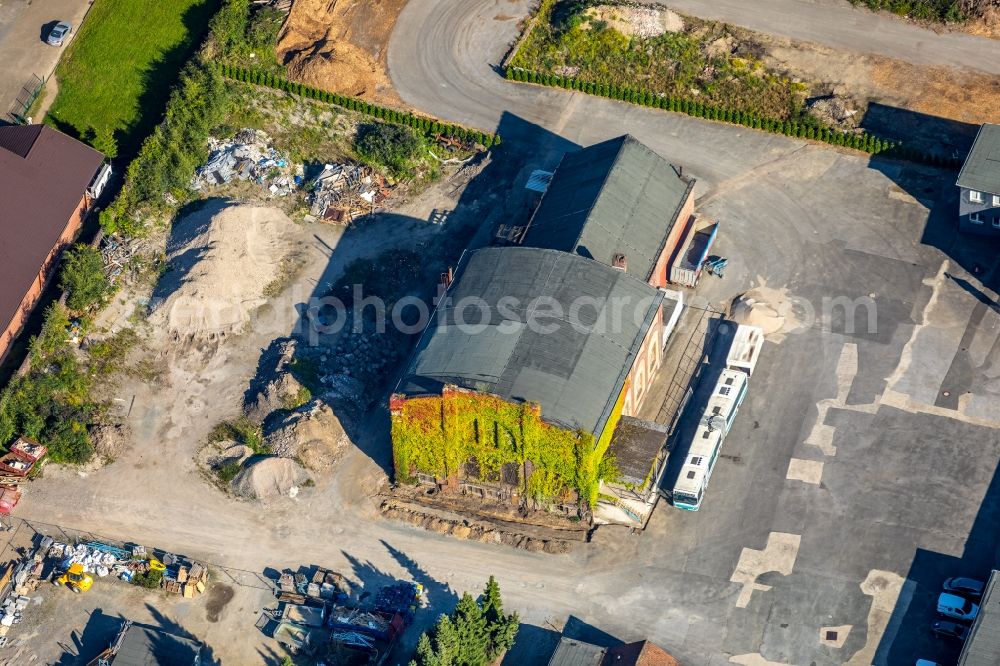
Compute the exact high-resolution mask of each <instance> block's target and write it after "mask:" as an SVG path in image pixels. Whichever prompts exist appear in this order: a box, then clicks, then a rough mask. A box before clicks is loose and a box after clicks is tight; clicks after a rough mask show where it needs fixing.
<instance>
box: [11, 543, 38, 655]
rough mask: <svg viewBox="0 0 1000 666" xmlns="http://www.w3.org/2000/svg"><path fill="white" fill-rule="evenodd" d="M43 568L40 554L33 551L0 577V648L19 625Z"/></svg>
mask: <svg viewBox="0 0 1000 666" xmlns="http://www.w3.org/2000/svg"><path fill="white" fill-rule="evenodd" d="M44 568H45V562H44V561H43V557H42V553H41V551H40V550H35V551H34V552H32V553H31V554H29V555H28V556H26V557H24V558H23V559H20V560H15V561H13V562H11V563H10V564H9V565H7V566H6V568H5V569H4V571H3V574H2V575H0V591H2V594H3V601H0V647H4V646H5V645H6V644H7V640H8V639H7V634H8V633H9V632H10V629H11V627H13V626H14V625H15V624H20V622H21V620H22V619H23V613H24V610H25V609H26V608H28V605H29V604H30V603H31V598H30V597H28V595H29V594H31V593H32V592H34V591H35V590H36V589H38V586H39V585H40V584H41V582H42V571H43V569H44Z"/></svg>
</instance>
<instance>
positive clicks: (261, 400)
mask: <svg viewBox="0 0 1000 666" xmlns="http://www.w3.org/2000/svg"><path fill="white" fill-rule="evenodd" d="M297 350H298V343H297V342H296V341H295V340H294V339H292V338H279V339H277V340H274V341H273V342H272V343H271V344H270V346H269V347H268V348H267V350H266V351H265V352H264V353H263V354H262V355H261V358H260V362H259V364H258V368H259V370H258V373H257V377H256V378H255V379H254V381H253V383H252V384H251V385H250V390H249V391H248V392H247V394H246V396H245V397H244V400H243V414H244V415H245V416H246V417H247V418H248V419H250V420H252V421H255V422H257V423H260V422H262V421H263V420H264V419H266V418H267V416H268V415H269V414H271V413H272V412H274V411H275V410H278V409H288V408H289V407H297V406H298V405H297V404H296V400H297V398H298V396H300V395H301V394H302V389H303V386H302V384H301V383H299V381H298V380H297V379H296V378H295V377H294V376H293V375H292V373H291V365H292V363H293V362H294V360H295V355H296V353H297Z"/></svg>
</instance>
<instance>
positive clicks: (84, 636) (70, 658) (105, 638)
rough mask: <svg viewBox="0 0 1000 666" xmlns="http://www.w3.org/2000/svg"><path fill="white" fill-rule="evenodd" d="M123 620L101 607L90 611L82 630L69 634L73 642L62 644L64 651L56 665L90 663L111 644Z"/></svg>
mask: <svg viewBox="0 0 1000 666" xmlns="http://www.w3.org/2000/svg"><path fill="white" fill-rule="evenodd" d="M124 620H125V618H123V617H121V616H118V615H108V614H107V613H105V612H104V610H103V609H101V608H96V609H94V610H93V611H91V613H90V618H89V619H88V620H87V624H86V625H84V627H83V631H82V632H81V633H80V634H79V635H77V634H76V632H73V634H72V635H71V636H70V639H71V641H72V643H73V644H72V645H62V647H63V649H64V650H65V651H64V652H63V655H62V656H61V657H60V658H59V661H57V662H55V663H56V666H77V665H81V666H82V665H84V664H88V663H90V661H91V660H92V659H94V658H95V657H96V656H97V655H98V654H100V653H101V651H103V650H104V649H105V648H107V647H108V646H109V645H110V644H111V641H112V640H114V638H115V636H117V635H118V631H119V630H120V629H121V626H122V622H124Z"/></svg>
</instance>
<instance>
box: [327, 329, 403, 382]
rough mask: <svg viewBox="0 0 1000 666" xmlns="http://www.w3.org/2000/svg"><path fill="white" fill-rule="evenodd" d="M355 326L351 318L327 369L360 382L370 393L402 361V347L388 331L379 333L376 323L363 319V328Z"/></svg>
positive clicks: (334, 349)
mask: <svg viewBox="0 0 1000 666" xmlns="http://www.w3.org/2000/svg"><path fill="white" fill-rule="evenodd" d="M355 322H356V320H355V319H354V317H350V318H349V320H348V323H347V324H345V326H344V330H343V332H342V333H341V334H340V337H339V338H338V339H337V342H336V344H335V345H334V348H333V355H332V358H331V359H330V362H329V364H328V365H327V366H326V367H328V368H329V369H330V370H331V374H333V375H346V376H348V377H352V378H355V379H358V380H360V381H361V383H362V384H363V385H364V387H365V389H366V390H368V391H370V390H371V389H374V388H375V387H377V386H378V384H379V382H380V381H381V380H382V376H383V375H384V374H385V372H386V371H387V370H391V369H392V368H393V365H394V363H395V362H396V361H397V359H398V358H399V349H400V344H399V340H397V339H396V337H395V336H393V335H391V334H390V333H389V332H388V331H383V332H379V331H378V329H377V327H376V323H375V322H374V321H371V320H369V319H364V320H363V321H362V325H361V326H357V325H356V324H355ZM358 329H360V330H358ZM324 383H325V382H324ZM332 383H333V382H332V381H331V385H332Z"/></svg>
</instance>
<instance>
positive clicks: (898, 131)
mask: <svg viewBox="0 0 1000 666" xmlns="http://www.w3.org/2000/svg"><path fill="white" fill-rule="evenodd" d="M860 124H861V128H862V129H864V130H865V131H866V132H869V133H871V134H874V135H875V136H880V137H885V138H888V139H892V140H893V141H899V142H903V143H904V144H906V145H907V146H911V147H915V148H919V149H920V150H922V151H923V152H925V153H929V154H931V155H937V156H939V157H942V158H962V157H965V155H966V153H968V152H969V149H970V148H971V147H972V142H973V141H974V140H975V138H976V132H977V131H979V125H975V124H972V123H964V122H961V121H958V120H951V119H950V118H941V117H940V116H932V115H930V114H927V113H920V112H919V111H911V110H909V109H903V108H900V107H897V106H890V105H888V104H879V103H878V102H871V103H869V104H868V109H867V111H865V115H864V117H863V118H862V119H861V123H860Z"/></svg>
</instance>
